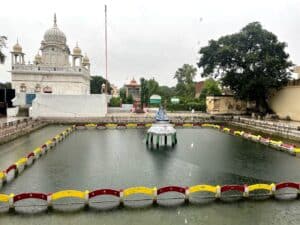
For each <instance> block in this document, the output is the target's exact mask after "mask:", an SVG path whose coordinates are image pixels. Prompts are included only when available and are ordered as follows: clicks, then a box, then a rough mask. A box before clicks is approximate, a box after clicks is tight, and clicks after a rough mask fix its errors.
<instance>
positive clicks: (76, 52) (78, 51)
mask: <svg viewBox="0 0 300 225" xmlns="http://www.w3.org/2000/svg"><path fill="white" fill-rule="evenodd" d="M73 55H81V49H80V48H79V47H78V43H76V46H75V48H73Z"/></svg>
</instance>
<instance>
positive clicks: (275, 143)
mask: <svg viewBox="0 0 300 225" xmlns="http://www.w3.org/2000/svg"><path fill="white" fill-rule="evenodd" d="M270 144H271V145H281V144H282V141H274V140H270Z"/></svg>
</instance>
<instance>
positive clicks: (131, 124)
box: [126, 123, 137, 128]
mask: <svg viewBox="0 0 300 225" xmlns="http://www.w3.org/2000/svg"><path fill="white" fill-rule="evenodd" d="M126 127H128V128H136V127H137V124H136V123H128V124H126Z"/></svg>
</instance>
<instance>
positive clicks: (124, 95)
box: [120, 87, 126, 103]
mask: <svg viewBox="0 0 300 225" xmlns="http://www.w3.org/2000/svg"><path fill="white" fill-rule="evenodd" d="M120 99H121V101H122V103H126V89H125V87H122V88H120Z"/></svg>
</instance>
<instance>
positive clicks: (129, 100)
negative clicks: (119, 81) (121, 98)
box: [126, 94, 133, 104]
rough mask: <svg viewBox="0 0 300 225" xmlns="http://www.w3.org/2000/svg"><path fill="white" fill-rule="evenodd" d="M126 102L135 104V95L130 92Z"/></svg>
mask: <svg viewBox="0 0 300 225" xmlns="http://www.w3.org/2000/svg"><path fill="white" fill-rule="evenodd" d="M126 103H127V104H133V97H132V94H129V95H128V97H127V98H126Z"/></svg>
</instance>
